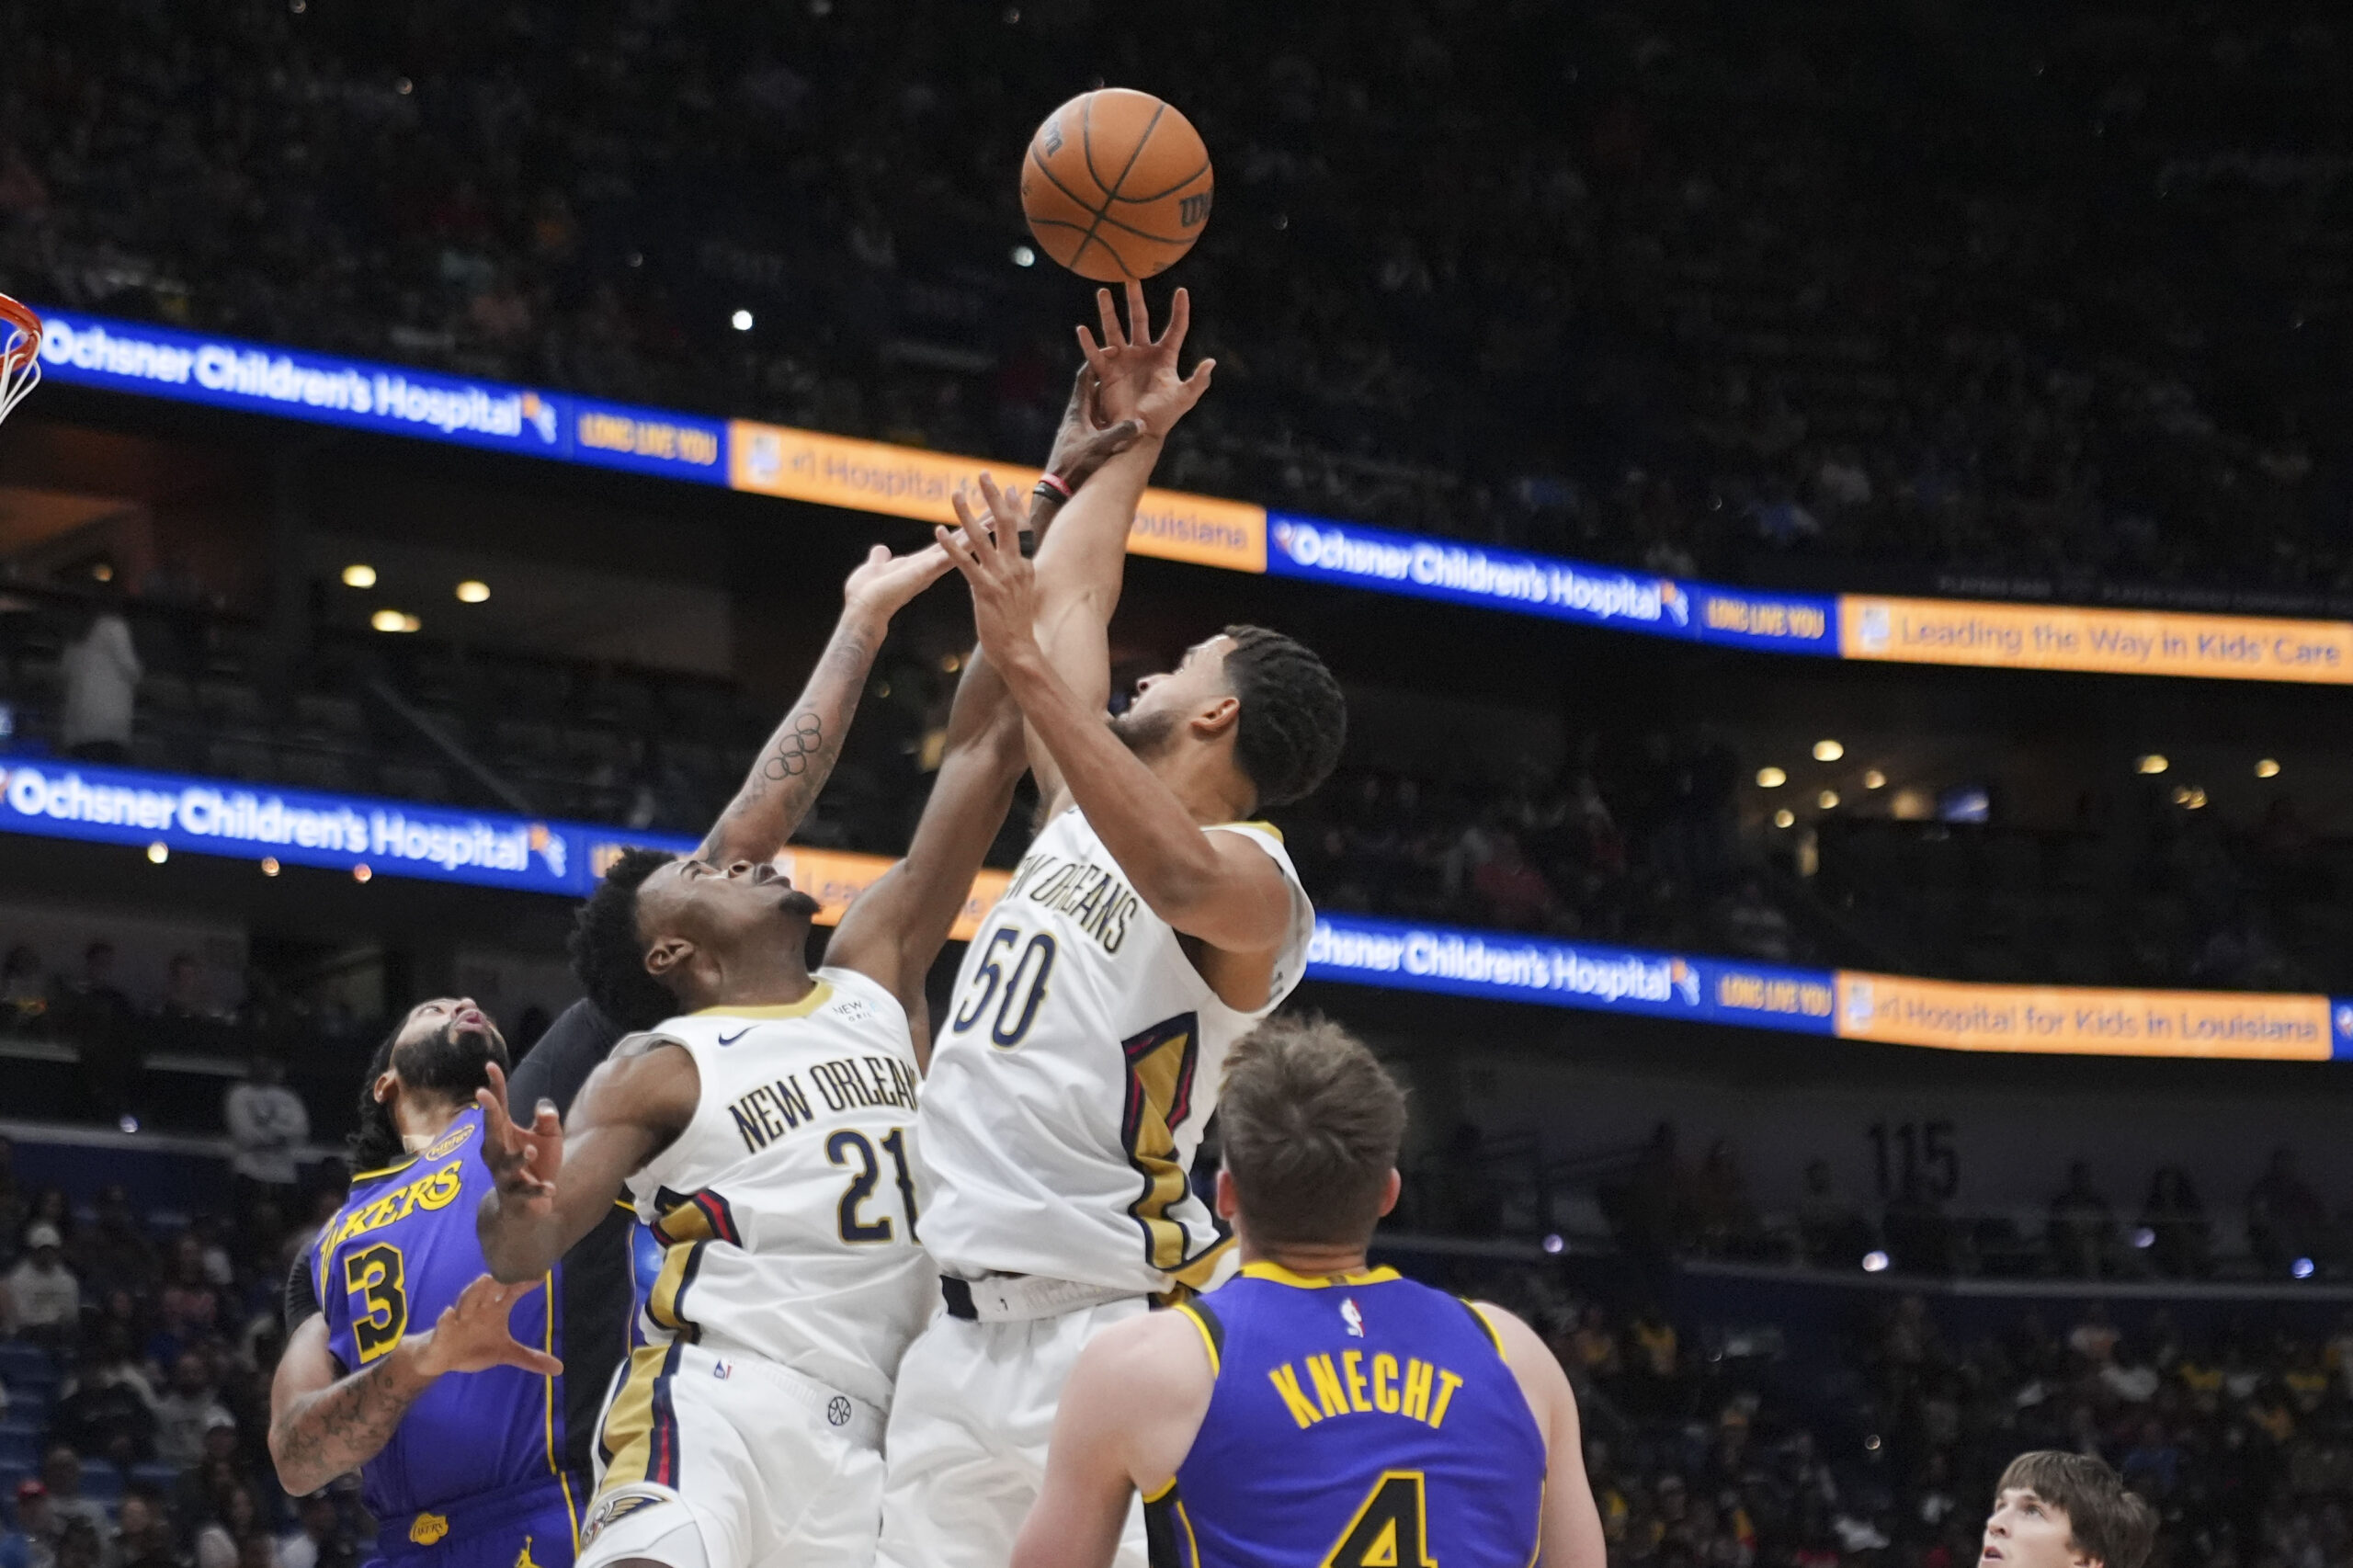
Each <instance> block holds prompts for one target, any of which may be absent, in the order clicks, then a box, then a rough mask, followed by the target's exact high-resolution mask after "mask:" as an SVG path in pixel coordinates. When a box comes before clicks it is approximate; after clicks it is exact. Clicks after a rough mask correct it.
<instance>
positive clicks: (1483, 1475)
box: [1144, 1263, 1545, 1568]
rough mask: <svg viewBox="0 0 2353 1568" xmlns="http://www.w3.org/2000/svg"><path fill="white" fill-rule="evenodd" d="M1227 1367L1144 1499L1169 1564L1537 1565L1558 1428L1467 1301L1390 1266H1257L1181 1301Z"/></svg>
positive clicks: (1155, 1543)
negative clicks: (1164, 1481) (1312, 1269)
mask: <svg viewBox="0 0 2353 1568" xmlns="http://www.w3.org/2000/svg"><path fill="white" fill-rule="evenodd" d="M1177 1310H1178V1311H1179V1312H1184V1313H1186V1314H1187V1315H1188V1316H1189V1317H1191V1318H1192V1319H1193V1321H1194V1323H1195V1324H1196V1325H1197V1326H1198V1327H1199V1329H1200V1331H1201V1337H1202V1341H1203V1343H1204V1344H1205V1345H1206V1346H1208V1349H1209V1355H1210V1361H1211V1366H1212V1367H1213V1368H1214V1369H1216V1376H1217V1382H1216V1387H1215V1388H1214V1390H1213V1391H1212V1392H1211V1395H1210V1406H1209V1411H1208V1413H1207V1414H1206V1415H1204V1416H1203V1417H1202V1420H1201V1429H1200V1432H1199V1435H1197V1436H1196V1437H1194V1439H1193V1447H1192V1450H1191V1451H1190V1452H1189V1453H1188V1454H1187V1455H1186V1456H1185V1462H1184V1463H1183V1464H1181V1465H1179V1466H1178V1467H1177V1470H1176V1476H1175V1478H1174V1479H1173V1480H1171V1481H1170V1482H1169V1483H1168V1485H1167V1486H1166V1487H1165V1488H1163V1489H1162V1490H1161V1491H1160V1492H1159V1493H1158V1494H1155V1495H1154V1496H1151V1497H1147V1498H1146V1499H1144V1504H1145V1509H1144V1513H1145V1523H1146V1526H1147V1529H1148V1534H1149V1538H1150V1541H1151V1548H1152V1559H1153V1565H1154V1568H1262V1565H1264V1564H1267V1563H1302V1564H1308V1565H1311V1568H1313V1565H1314V1564H1319V1563H1320V1564H1324V1565H1325V1568H1428V1565H1429V1564H1432V1563H1443V1564H1444V1565H1445V1568H1528V1564H1529V1562H1532V1561H1534V1559H1535V1556H1536V1547H1537V1541H1538V1538H1539V1530H1540V1523H1539V1521H1540V1516H1541V1513H1542V1507H1543V1499H1544V1463H1545V1455H1544V1435H1543V1433H1542V1432H1541V1431H1540V1430H1539V1429H1538V1427H1537V1425H1536V1417H1535V1415H1534V1413H1533V1412H1531V1411H1530V1410H1529V1407H1528V1398H1527V1396H1526V1395H1525V1394H1524V1393H1522V1392H1520V1387H1519V1383H1518V1380H1517V1379H1515V1378H1514V1377H1513V1376H1512V1372H1511V1369H1510V1368H1509V1367H1507V1366H1506V1365H1505V1364H1504V1358H1503V1346H1502V1342H1501V1341H1500V1340H1499V1339H1498V1338H1497V1337H1496V1336H1495V1330H1494V1328H1493V1327H1492V1326H1491V1325H1490V1324H1488V1323H1487V1321H1486V1319H1485V1318H1484V1317H1483V1316H1481V1315H1480V1313H1479V1312H1478V1310H1477V1309H1476V1308H1474V1307H1472V1305H1471V1304H1470V1303H1469V1302H1467V1301H1462V1300H1461V1299H1460V1298H1458V1297H1454V1296H1449V1295H1447V1294H1445V1293H1444V1292H1442V1291H1438V1290H1431V1289H1429V1288H1428V1287H1427V1286H1425V1285H1417V1284H1415V1282H1414V1281H1412V1280H1410V1279H1404V1278H1399V1277H1398V1275H1397V1273H1396V1271H1395V1270H1393V1269H1388V1268H1375V1269H1367V1270H1364V1271H1362V1272H1359V1273H1355V1274H1346V1275H1340V1276H1337V1277H1336V1278H1328V1279H1322V1278H1307V1277H1304V1276H1302V1275H1296V1274H1293V1273H1291V1272H1290V1271H1289V1270H1288V1269H1284V1268H1281V1267H1277V1266H1276V1265H1273V1264H1268V1263H1254V1264H1251V1265H1249V1266H1247V1267H1245V1268H1244V1269H1243V1271H1242V1273H1241V1275H1240V1276H1239V1277H1237V1278H1234V1279H1233V1280H1232V1281H1231V1282H1229V1283H1228V1284H1226V1285H1225V1286H1224V1287H1222V1289H1220V1290H1213V1291H1211V1292H1210V1293H1209V1294H1208V1295H1206V1296H1203V1297H1201V1298H1200V1299H1199V1300H1198V1301H1192V1302H1190V1303H1188V1304H1187V1305H1185V1306H1182V1307H1179V1308H1178V1309H1177Z"/></svg>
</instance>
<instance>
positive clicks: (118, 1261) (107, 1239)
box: [75, 1183, 155, 1297]
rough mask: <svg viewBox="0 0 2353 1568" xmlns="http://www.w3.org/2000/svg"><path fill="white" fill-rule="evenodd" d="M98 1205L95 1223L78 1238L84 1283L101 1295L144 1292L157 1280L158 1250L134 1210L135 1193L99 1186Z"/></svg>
mask: <svg viewBox="0 0 2353 1568" xmlns="http://www.w3.org/2000/svg"><path fill="white" fill-rule="evenodd" d="M77 1240H78V1248H77V1250H78V1252H79V1255H80V1256H78V1257H77V1258H76V1260H75V1261H76V1262H78V1263H79V1264H80V1266H81V1270H82V1278H83V1281H84V1283H85V1284H86V1285H87V1286H88V1287H89V1289H90V1290H91V1292H92V1293H93V1294H96V1295H98V1296H101V1297H103V1296H107V1295H111V1294H112V1293H113V1292H115V1291H117V1290H128V1291H130V1292H131V1294H132V1295H134V1296H137V1295H142V1294H144V1293H145V1292H146V1291H147V1290H148V1289H149V1288H150V1287H151V1286H153V1284H154V1283H155V1249H154V1247H153V1244H150V1243H149V1242H148V1240H147V1233H146V1232H145V1231H143V1230H142V1229H141V1227H140V1224H139V1219H138V1216H136V1215H135V1214H133V1213H132V1212H131V1194H130V1193H129V1192H128V1191H126V1190H125V1189H124V1188H123V1187H121V1185H120V1184H119V1183H116V1184H109V1185H108V1186H106V1187H100V1188H99V1189H98V1201H97V1216H96V1220H95V1222H94V1223H93V1224H92V1225H91V1227H90V1229H89V1230H88V1231H86V1232H85V1233H83V1234H82V1235H81V1236H80V1237H79V1238H77Z"/></svg>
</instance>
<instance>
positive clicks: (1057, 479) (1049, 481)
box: [1038, 473, 1071, 501]
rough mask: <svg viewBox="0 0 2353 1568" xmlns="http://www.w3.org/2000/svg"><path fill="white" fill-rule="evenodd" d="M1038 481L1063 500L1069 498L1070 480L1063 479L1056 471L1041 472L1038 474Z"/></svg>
mask: <svg viewBox="0 0 2353 1568" xmlns="http://www.w3.org/2000/svg"><path fill="white" fill-rule="evenodd" d="M1038 483H1040V484H1042V485H1044V486H1045V487H1046V488H1047V489H1049V490H1051V491H1053V492H1054V493H1055V494H1058V495H1060V496H1061V497H1062V498H1063V500H1065V501H1067V500H1069V499H1070V496H1071V490H1070V482H1069V481H1068V480H1066V479H1064V478H1063V476H1062V475H1060V474H1058V473H1041V474H1040V475H1039V476H1038Z"/></svg>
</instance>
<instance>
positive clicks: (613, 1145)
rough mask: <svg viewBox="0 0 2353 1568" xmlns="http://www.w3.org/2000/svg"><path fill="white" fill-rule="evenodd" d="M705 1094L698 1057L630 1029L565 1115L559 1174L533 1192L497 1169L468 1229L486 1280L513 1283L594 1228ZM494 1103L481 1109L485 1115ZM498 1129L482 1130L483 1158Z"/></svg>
mask: <svg viewBox="0 0 2353 1568" xmlns="http://www.w3.org/2000/svg"><path fill="white" fill-rule="evenodd" d="M701 1093H702V1083H701V1074H699V1073H698V1072H696V1070H695V1062H694V1058H693V1057H692V1056H690V1055H688V1052H687V1051H686V1050H685V1049H684V1048H683V1047H680V1046H679V1045H678V1044H677V1042H676V1041H675V1040H664V1039H663V1038H662V1037H660V1036H649V1035H632V1036H631V1037H629V1038H627V1039H625V1040H622V1041H621V1042H620V1044H618V1045H616V1046H615V1047H614V1048H613V1054H612V1056H611V1057H610V1058H609V1059H608V1060H607V1061H606V1062H605V1063H604V1064H603V1065H602V1066H600V1067H598V1068H597V1071H596V1072H594V1073H592V1074H589V1077H588V1082H587V1083H586V1084H585V1085H582V1086H581V1090H580V1097H579V1098H578V1099H576V1100H574V1102H573V1106H572V1114H571V1115H570V1116H569V1117H567V1118H565V1119H564V1123H563V1142H562V1151H563V1153H562V1157H561V1159H562V1163H561V1172H562V1174H561V1176H560V1177H559V1178H558V1179H557V1180H555V1181H554V1182H552V1183H551V1184H546V1183H541V1184H538V1185H539V1187H540V1190H539V1191H538V1192H532V1191H530V1190H529V1182H528V1178H526V1179H521V1180H510V1178H509V1176H507V1175H506V1173H504V1172H501V1174H500V1176H499V1184H498V1187H497V1188H496V1190H494V1191H493V1192H491V1193H490V1194H489V1195H488V1196H486V1197H485V1198H483V1201H482V1207H481V1209H480V1210H477V1211H476V1214H475V1219H474V1229H475V1233H476V1234H477V1235H479V1236H480V1238H481V1240H482V1248H483V1260H484V1261H485V1262H486V1263H487V1264H488V1265H489V1267H490V1272H491V1275H492V1277H493V1278H496V1279H498V1280H500V1281H502V1282H506V1283H513V1282H516V1281H519V1280H526V1279H534V1278H539V1277H540V1275H542V1274H545V1273H546V1272H547V1271H548V1270H549V1269H550V1268H551V1267H553V1266H554V1264H555V1261H556V1260H557V1259H558V1258H560V1257H562V1256H563V1255H564V1254H565V1253H566V1252H568V1251H570V1250H571V1247H572V1244H574V1242H576V1241H578V1240H579V1239H580V1238H581V1237H583V1236H585V1235H586V1234H587V1233H589V1232H590V1231H592V1230H594V1229H595V1228H596V1226H597V1221H599V1220H601V1219H603V1218H604V1216H605V1212H606V1210H608V1209H610V1208H611V1207H612V1205H613V1200H614V1199H616V1198H618V1197H620V1193H621V1191H622V1187H623V1184H624V1183H626V1182H627V1181H628V1179H629V1177H630V1176H631V1174H633V1173H634V1172H636V1171H637V1170H639V1169H640V1168H642V1166H643V1165H645V1163H646V1161H648V1160H650V1159H652V1158H653V1157H654V1155H655V1154H657V1153H660V1152H661V1151H662V1150H664V1149H665V1148H667V1147H669V1145H670V1142H671V1141H672V1140H673V1139H675V1138H676V1137H677V1135H678V1134H679V1133H680V1132H682V1131H685V1130H686V1127H687V1124H688V1122H689V1121H691V1120H692V1119H694V1113H695V1106H696V1103H697V1101H698V1100H699V1098H700V1097H701ZM493 1109H494V1108H490V1107H485V1110H484V1115H485V1120H486V1121H488V1120H489V1119H490V1115H491V1111H492V1110H493ZM502 1119H503V1117H502ZM495 1131H496V1130H495V1129H494V1128H486V1131H485V1137H484V1140H483V1155H484V1158H485V1159H488V1158H490V1157H491V1155H492V1153H493V1148H492V1146H493V1144H494V1143H495V1142H497V1140H496V1137H495V1136H494V1134H495ZM492 1168H493V1170H494V1171H498V1170H499V1167H498V1166H497V1165H493V1167H492Z"/></svg>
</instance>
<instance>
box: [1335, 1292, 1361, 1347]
mask: <svg viewBox="0 0 2353 1568" xmlns="http://www.w3.org/2000/svg"><path fill="white" fill-rule="evenodd" d="M1340 1321H1341V1322H1342V1323H1344V1324H1347V1325H1348V1337H1349V1338H1351V1339H1362V1338H1363V1337H1364V1313H1362V1312H1358V1311H1357V1299H1356V1298H1355V1297H1354V1296H1347V1297H1343V1298H1342V1299H1341V1301H1340Z"/></svg>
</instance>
